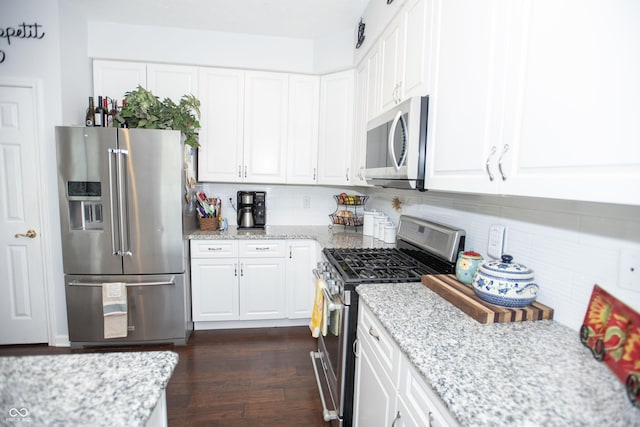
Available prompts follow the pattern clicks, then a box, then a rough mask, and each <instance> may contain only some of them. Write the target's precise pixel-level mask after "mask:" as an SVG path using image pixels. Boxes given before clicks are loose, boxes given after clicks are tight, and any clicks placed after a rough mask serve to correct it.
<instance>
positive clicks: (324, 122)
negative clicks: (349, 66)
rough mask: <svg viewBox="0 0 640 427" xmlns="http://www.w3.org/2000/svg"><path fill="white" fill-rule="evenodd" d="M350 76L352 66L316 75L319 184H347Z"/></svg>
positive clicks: (351, 120)
mask: <svg viewBox="0 0 640 427" xmlns="http://www.w3.org/2000/svg"><path fill="white" fill-rule="evenodd" d="M354 80H355V77H354V72H353V70H349V71H342V72H339V73H334V74H329V75H326V76H322V78H321V79H320V131H319V144H320V145H319V150H318V183H319V184H326V185H350V184H351V177H350V173H351V152H352V147H353V124H354Z"/></svg>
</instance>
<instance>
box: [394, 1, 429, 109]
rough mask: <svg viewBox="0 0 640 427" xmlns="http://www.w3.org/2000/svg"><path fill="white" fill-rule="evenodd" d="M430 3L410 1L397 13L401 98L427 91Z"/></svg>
mask: <svg viewBox="0 0 640 427" xmlns="http://www.w3.org/2000/svg"><path fill="white" fill-rule="evenodd" d="M434 5H435V2H434V1H432V0H410V1H409V2H407V4H406V5H405V7H404V8H403V10H402V12H401V13H402V19H403V20H404V21H403V23H404V26H405V31H404V32H405V44H404V66H403V67H402V68H401V70H400V71H402V72H403V74H402V76H401V97H402V99H407V98H410V97H412V96H425V95H428V94H429V87H428V81H429V71H430V64H431V54H432V46H431V39H432V28H433V23H432V19H433V14H434V10H433V9H434Z"/></svg>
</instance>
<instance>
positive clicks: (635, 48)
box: [501, 0, 640, 205]
mask: <svg viewBox="0 0 640 427" xmlns="http://www.w3.org/2000/svg"><path fill="white" fill-rule="evenodd" d="M520 3H522V4H523V6H522V10H521V11H520V10H516V12H517V13H521V14H522V19H521V21H520V22H521V23H519V24H518V25H517V27H514V29H513V32H512V33H511V34H512V35H511V37H510V38H511V39H512V40H513V41H514V42H513V43H512V44H511V45H510V46H511V47H512V50H511V51H510V52H509V53H510V54H512V56H513V58H514V60H513V62H510V63H509V64H508V66H509V67H511V68H509V73H510V74H512V75H518V76H521V78H520V80H519V81H515V82H513V85H512V86H510V90H511V91H512V92H513V96H512V97H511V98H510V99H512V103H511V104H510V105H509V109H510V110H514V111H515V112H516V114H515V117H513V122H512V123H509V125H510V126H507V128H506V129H505V131H506V134H507V138H505V141H504V143H505V144H508V145H509V148H510V149H509V151H508V152H507V153H506V154H505V156H504V168H505V175H506V180H505V181H504V182H503V183H502V188H501V193H503V194H516V195H526V196H538V197H551V198H563V199H574V200H590V201H597V202H606V203H622V204H634V205H639V204H640V190H638V189H639V188H640V120H639V118H640V103H639V102H638V99H640V83H639V81H640V80H639V76H640V45H639V40H640V25H638V22H640V8H639V7H638V2H637V1H635V0H621V1H618V2H616V3H615V7H603V4H602V3H600V2H597V1H580V0H567V1H563V2H560V3H558V2H554V1H551V0H540V1H537V0H536V1H531V2H517V4H520ZM512 7H513V6H512ZM523 29H526V30H525V31H523Z"/></svg>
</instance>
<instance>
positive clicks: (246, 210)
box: [237, 191, 267, 228]
mask: <svg viewBox="0 0 640 427" xmlns="http://www.w3.org/2000/svg"><path fill="white" fill-rule="evenodd" d="M266 196H267V193H265V192H264V191H238V205H237V206H238V228H264V226H265V225H266V224H267V206H266Z"/></svg>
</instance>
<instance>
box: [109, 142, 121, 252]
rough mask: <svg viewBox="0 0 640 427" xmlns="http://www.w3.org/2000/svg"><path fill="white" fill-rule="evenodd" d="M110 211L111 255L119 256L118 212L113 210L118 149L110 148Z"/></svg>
mask: <svg viewBox="0 0 640 427" xmlns="http://www.w3.org/2000/svg"><path fill="white" fill-rule="evenodd" d="M108 151H109V211H110V212H111V215H110V218H109V220H110V221H111V254H112V255H119V254H120V249H119V248H116V227H115V225H116V224H115V222H114V217H115V216H116V211H115V209H114V208H113V195H114V194H113V160H112V159H113V157H114V156H115V155H116V152H117V149H115V148H109V150H108Z"/></svg>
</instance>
